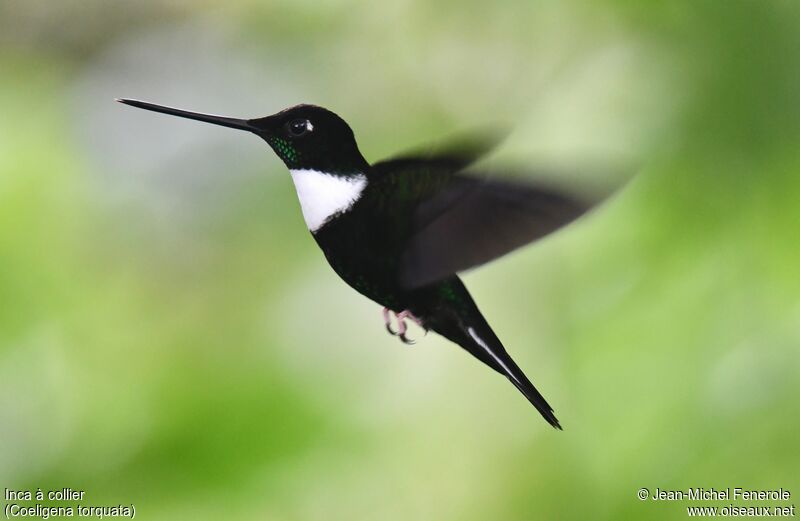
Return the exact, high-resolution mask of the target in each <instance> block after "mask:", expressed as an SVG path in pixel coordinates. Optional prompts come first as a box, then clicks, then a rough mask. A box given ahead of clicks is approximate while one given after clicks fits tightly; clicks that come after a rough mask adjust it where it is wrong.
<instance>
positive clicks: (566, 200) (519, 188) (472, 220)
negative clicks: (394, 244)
mask: <svg viewBox="0 0 800 521" xmlns="http://www.w3.org/2000/svg"><path fill="white" fill-rule="evenodd" d="M411 175H413V174H411ZM427 175H429V176H430V175H433V174H431V173H430V171H429V172H428V174H427ZM441 175H444V174H441ZM439 181H440V183H441V184H438V186H437V190H436V191H435V192H434V193H430V192H429V194H428V196H427V197H425V198H424V199H421V200H420V201H418V202H417V203H416V205H415V209H414V211H413V222H412V233H411V235H410V238H409V241H408V243H407V245H406V248H405V251H404V254H403V257H402V259H401V270H400V274H399V276H400V281H401V284H403V286H405V287H407V288H415V287H419V286H423V285H425V284H428V283H431V282H434V281H436V280H440V279H443V278H446V277H448V276H450V275H452V274H454V273H457V272H460V271H463V270H466V269H469V268H472V267H475V266H480V265H481V264H484V263H486V262H489V261H491V260H493V259H496V258H498V257H500V256H502V255H505V254H506V253H509V252H511V251H513V250H515V249H517V248H519V247H521V246H524V245H526V244H528V243H529V242H532V241H534V240H536V239H538V238H540V237H542V236H544V235H547V234H548V233H550V232H553V231H555V230H557V229H558V228H560V227H562V226H564V225H566V224H568V223H570V222H571V221H573V220H575V219H576V218H578V217H579V216H580V215H582V214H583V213H585V212H586V211H587V210H588V209H589V208H590V207H591V204H590V203H589V202H587V201H581V200H579V199H578V198H577V197H574V196H570V195H567V194H566V193H562V192H560V191H557V190H555V189H551V188H546V187H543V186H536V185H533V184H528V183H523V182H519V181H510V180H498V179H489V178H479V177H471V176H466V175H461V174H450V175H446V177H445V178H440V179H439Z"/></svg>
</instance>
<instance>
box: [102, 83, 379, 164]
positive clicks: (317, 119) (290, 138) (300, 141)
mask: <svg viewBox="0 0 800 521" xmlns="http://www.w3.org/2000/svg"><path fill="white" fill-rule="evenodd" d="M117 101H119V102H120V103H125V104H126V105H131V106H133V107H138V108H141V109H145V110H152V111H155V112H161V113H163V114H169V115H172V116H178V117H182V118H188V119H194V120H197V121H203V122H206V123H212V124H214V125H221V126H224V127H229V128H235V129H238V130H246V131H248V132H252V133H253V134H256V135H258V136H259V137H261V138H262V139H264V141H266V142H267V143H268V144H269V146H270V147H272V149H273V150H274V151H275V153H276V154H277V155H278V157H280V158H281V160H283V162H284V163H285V164H286V166H287V167H288V168H289V169H290V170H316V171H319V172H326V173H329V174H333V175H345V176H346V175H352V174H354V173H360V172H362V173H363V172H364V171H365V169H366V168H368V163H367V161H366V160H365V159H364V157H363V156H362V155H361V152H359V150H358V145H357V144H356V139H355V136H354V135H353V131H352V130H351V129H350V126H349V125H348V124H347V123H346V122H345V121H344V120H343V119H342V118H340V117H339V116H338V115H336V114H335V113H333V112H331V111H330V110H327V109H325V108H322V107H318V106H316V105H296V106H294V107H290V108H288V109H285V110H282V111H280V112H278V113H276V114H273V115H271V116H266V117H263V118H255V119H237V118H229V117H225V116H214V115H211V114H201V113H198V112H189V111H185V110H180V109H175V108H171V107H164V106H162V105H155V104H152V103H147V102H144V101H138V100H131V99H118V100H117Z"/></svg>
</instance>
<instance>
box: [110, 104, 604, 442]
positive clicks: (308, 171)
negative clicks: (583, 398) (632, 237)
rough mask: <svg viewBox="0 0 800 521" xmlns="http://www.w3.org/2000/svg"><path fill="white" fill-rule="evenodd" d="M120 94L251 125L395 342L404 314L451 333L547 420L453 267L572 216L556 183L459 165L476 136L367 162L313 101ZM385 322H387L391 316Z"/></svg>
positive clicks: (324, 245) (578, 206) (573, 207)
mask: <svg viewBox="0 0 800 521" xmlns="http://www.w3.org/2000/svg"><path fill="white" fill-rule="evenodd" d="M117 101H119V102H120V103H124V104H126V105H130V106H133V107H137V108H140V109H145V110H150V111H155V112H160V113H163V114H168V115H172V116H178V117H182V118H188V119H193V120H197V121H203V122H206V123H212V124H215V125H221V126H224V127H229V128H233V129H238V130H244V131H247V132H250V133H252V134H255V135H256V136H258V137H260V138H262V139H263V140H264V141H266V142H267V144H269V146H270V147H271V148H272V150H273V151H274V152H275V154H277V155H278V157H279V158H280V159H281V160H282V161H283V163H284V164H285V165H286V167H288V169H289V173H290V174H291V178H292V181H293V182H294V186H295V189H296V192H297V196H298V199H299V201H300V208H301V210H302V214H303V218H304V220H305V224H306V226H307V227H308V230H309V231H310V232H311V235H312V236H313V237H314V239H315V240H316V242H317V244H318V245H319V247H320V249H321V250H322V252H323V254H324V255H325V258H326V259H327V261H328V263H329V264H330V266H331V267H332V268H333V270H334V271H335V272H336V273H337V274H338V275H339V277H341V278H342V279H343V280H344V281H345V282H346V283H347V284H349V285H350V286H351V287H352V288H353V289H355V290H356V291H358V292H359V293H361V294H362V295H364V296H366V297H367V298H369V299H371V300H373V301H374V302H376V303H377V304H379V305H380V306H382V307H383V321H384V325H385V327H386V329H387V330H388V332H389V333H390V334H392V335H395V336H397V337H399V339H400V340H401V341H403V342H404V343H407V344H410V343H413V340H411V339H410V338H409V337H408V325H407V323H408V322H413V323H415V324H417V325H418V326H419V327H420V328H422V329H423V330H424V331H425V333H426V334H427V332H428V331H434V332H436V333H438V334H439V335H441V336H443V337H445V338H447V339H448V340H450V341H452V342H454V343H456V344H458V345H459V346H461V347H462V348H464V349H465V350H466V351H467V352H469V353H470V354H472V355H473V356H474V357H475V358H477V359H478V360H480V361H481V362H483V363H484V364H486V365H487V366H489V367H491V368H492V369H494V370H495V371H497V372H498V373H500V374H501V375H503V376H505V377H506V378H508V380H509V381H510V382H511V383H512V384H513V385H514V386H515V387H516V388H517V389H518V390H519V391H520V392H521V393H522V394H523V395H524V396H525V398H527V399H528V401H529V402H530V403H531V404H533V406H534V407H535V408H536V409H537V410H538V411H539V413H540V414H541V415H542V417H543V418H544V419H545V420H546V421H547V422H548V423H549V424H550V425H552V426H553V427H555V428H557V429H561V424H560V423H559V421H558V419H557V418H556V416H555V414H554V413H553V408H552V407H551V406H550V405H549V404H548V403H547V401H546V400H545V399H544V397H543V396H542V395H541V393H539V391H538V390H537V389H536V387H534V385H533V384H532V383H531V381H530V380H529V379H528V377H527V376H525V373H524V372H523V371H522V370H521V369H520V368H519V366H518V365H517V364H516V363H515V362H514V360H513V359H512V358H511V356H510V355H509V354H508V352H507V351H506V350H505V348H504V347H503V344H502V343H501V342H500V340H499V339H498V337H497V335H495V333H494V331H492V328H491V327H490V326H489V324H488V322H487V321H486V319H485V318H484V316H483V314H482V313H481V312H480V310H479V309H478V306H477V305H476V304H475V302H474V300H473V299H472V297H471V296H470V293H469V292H468V291H467V288H466V287H465V286H464V284H463V282H462V281H461V279H460V278H459V277H458V273H460V272H462V271H464V270H467V269H469V268H473V267H476V266H479V265H481V264H484V263H487V262H489V261H491V260H493V259H496V258H498V257H500V256H502V255H505V254H506V253H509V252H510V251H512V250H515V249H517V248H519V247H521V246H524V245H526V244H528V243H530V242H532V241H534V240H536V239H538V238H540V237H543V236H544V235H547V234H549V233H551V232H553V231H555V230H557V229H559V228H561V227H562V226H564V225H566V224H568V223H570V222H572V221H574V220H575V219H576V218H578V217H579V216H581V215H582V214H584V213H585V212H586V211H587V210H588V209H589V208H590V206H591V204H590V203H589V202H587V201H585V200H581V198H578V197H576V196H574V195H571V194H568V193H566V192H564V191H563V190H561V191H560V190H555V189H552V188H549V187H545V186H542V185H537V184H533V183H530V182H521V181H518V180H515V181H512V180H510V179H499V178H495V177H490V176H487V175H478V174H475V173H471V172H468V171H465V170H466V169H467V168H468V167H469V166H470V165H472V164H473V163H474V162H476V161H477V160H478V159H479V157H480V156H481V155H482V153H483V152H485V150H483V149H482V147H472V148H469V147H467V148H465V149H463V150H445V151H440V152H438V153H432V154H412V155H405V156H402V155H401V156H398V157H395V158H391V159H388V160H384V161H379V162H375V163H372V164H370V163H369V162H367V160H366V159H364V156H363V155H362V154H361V152H360V151H359V148H358V145H357V143H356V139H355V136H354V134H353V131H352V130H351V128H350V126H349V125H348V124H347V123H346V122H345V120H344V119H342V118H341V117H339V116H338V115H337V114H335V113H334V112H331V111H330V110H327V109H325V108H322V107H319V106H315V105H307V104H303V105H296V106H293V107H290V108H287V109H285V110H282V111H280V112H278V113H276V114H273V115H271V116H266V117H261V118H254V119H237V118H231V117H224V116H215V115H211V114H202V113H198V112H189V111H186V110H181V109H176V108H171V107H165V106H161V105H155V104H152V103H148V102H144V101H138V100H133V99H117ZM395 324H396V325H395Z"/></svg>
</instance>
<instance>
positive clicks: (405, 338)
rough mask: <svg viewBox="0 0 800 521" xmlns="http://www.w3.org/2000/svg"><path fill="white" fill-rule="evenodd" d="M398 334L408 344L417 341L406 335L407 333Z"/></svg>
mask: <svg viewBox="0 0 800 521" xmlns="http://www.w3.org/2000/svg"><path fill="white" fill-rule="evenodd" d="M398 336H399V337H400V340H401V341H402V342H403V343H404V344H405V345H407V346H411V345H414V344H416V343H417V341H416V340H411V339H410V338H408V337H406V334H405V333H403V334H401V335H398Z"/></svg>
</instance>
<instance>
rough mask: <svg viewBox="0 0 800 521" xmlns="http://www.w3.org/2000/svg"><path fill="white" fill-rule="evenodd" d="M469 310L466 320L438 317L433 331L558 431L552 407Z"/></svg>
mask: <svg viewBox="0 0 800 521" xmlns="http://www.w3.org/2000/svg"><path fill="white" fill-rule="evenodd" d="M471 307H473V308H474V309H473V310H471V312H470V313H469V316H468V317H455V316H453V317H450V319H444V320H442V318H443V317H439V318H440V320H437V321H436V322H437V324H435V325H434V326H433V329H434V331H436V332H437V333H439V334H440V335H442V336H444V337H446V338H448V339H449V340H451V341H453V342H455V343H457V344H458V345H460V346H461V347H463V348H464V349H466V350H467V351H469V352H470V353H471V354H472V355H473V356H475V357H476V358H477V359H478V360H480V361H481V362H483V363H485V364H486V365H488V366H489V367H491V368H492V369H494V370H495V371H497V372H498V373H500V374H502V375H504V376H505V377H507V378H508V379H509V380H510V381H511V383H512V384H514V386H515V387H516V388H517V389H519V391H520V392H521V393H522V394H523V395H524V396H525V398H527V399H528V401H529V402H531V404H533V406H534V407H536V410H538V411H539V413H540V414H541V415H542V417H544V419H545V420H547V423H549V424H550V425H552V426H553V427H555V428H556V429H559V430H561V424H560V423H559V422H558V418H556V416H555V414H554V413H553V408H552V407H550V404H548V403H547V400H545V399H544V397H543V396H542V395H541V393H540V392H539V391H538V390H537V389H536V387H534V385H533V384H532V383H531V381H530V380H528V377H527V376H525V373H523V372H522V369H520V368H519V366H518V365H517V364H516V363H515V362H514V360H513V359H512V358H511V356H509V354H508V353H507V352H506V350H505V348H504V347H503V344H502V343H501V342H500V340H499V339H498V338H497V335H495V334H494V332H493V331H492V328H491V327H489V324H488V323H487V322H486V320H485V319H484V318H483V315H481V313H480V311H478V308H477V306H474V304H473V306H471Z"/></svg>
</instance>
